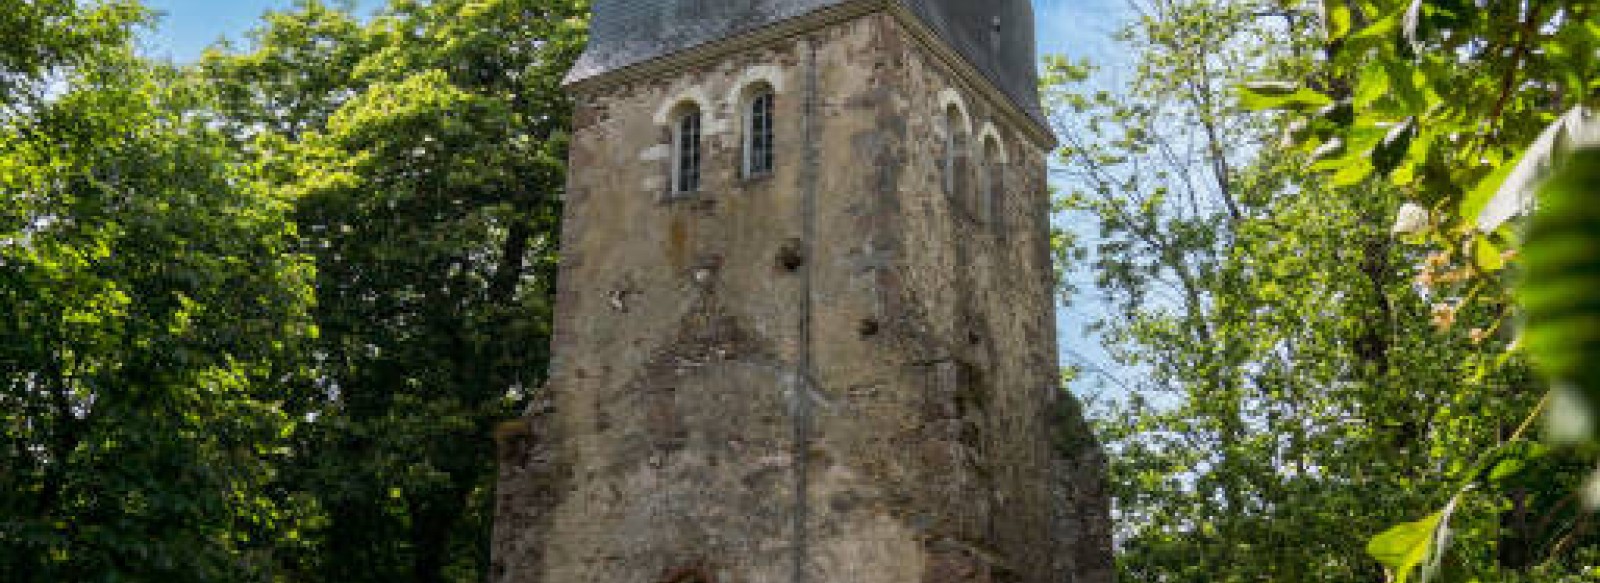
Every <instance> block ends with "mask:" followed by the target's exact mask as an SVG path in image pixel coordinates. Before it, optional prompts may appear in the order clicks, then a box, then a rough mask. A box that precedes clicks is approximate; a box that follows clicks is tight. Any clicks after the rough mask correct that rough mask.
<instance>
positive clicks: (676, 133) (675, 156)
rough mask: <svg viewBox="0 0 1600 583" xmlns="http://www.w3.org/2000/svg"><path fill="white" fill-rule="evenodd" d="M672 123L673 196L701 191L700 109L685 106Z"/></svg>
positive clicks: (680, 109) (688, 105)
mask: <svg viewBox="0 0 1600 583" xmlns="http://www.w3.org/2000/svg"><path fill="white" fill-rule="evenodd" d="M672 119H673V122H672V194H691V193H694V192H697V191H699V190H700V155H701V153H700V108H699V107H696V106H695V105H693V104H685V105H683V106H682V107H680V108H679V111H678V114H677V115H676V116H674V117H673V118H672Z"/></svg>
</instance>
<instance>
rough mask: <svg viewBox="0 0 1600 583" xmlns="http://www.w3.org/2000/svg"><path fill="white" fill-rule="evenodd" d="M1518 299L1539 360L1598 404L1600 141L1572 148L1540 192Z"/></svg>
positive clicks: (1592, 405) (1529, 341) (1591, 404)
mask: <svg viewBox="0 0 1600 583" xmlns="http://www.w3.org/2000/svg"><path fill="white" fill-rule="evenodd" d="M1538 205H1539V206H1538V210H1537V211H1536V212H1535V213H1534V217H1533V226H1532V228H1531V229H1530V231H1529V233H1528V239H1527V241H1526V242H1525V243H1524V246H1523V250H1522V254H1523V258H1524V262H1525V265H1526V274H1525V276H1524V278H1523V281H1522V284H1521V286H1520V288H1519V289H1518V299H1519V300H1520V301H1521V303H1522V307H1523V308H1524V309H1525V310H1526V313H1527V328H1526V329H1525V330H1524V339H1525V341H1526V343H1527V347H1528V351H1529V353H1531V354H1532V355H1533V358H1534V361H1535V363H1537V364H1538V365H1539V367H1540V368H1541V369H1542V370H1543V371H1544V373H1545V374H1546V375H1548V376H1550V377H1551V378H1552V379H1554V380H1556V381H1557V382H1558V383H1562V384H1567V385H1569V386H1571V387H1573V388H1575V389H1577V390H1578V391H1579V392H1580V393H1581V394H1583V395H1584V396H1585V397H1586V400H1587V401H1588V403H1589V407H1590V409H1591V410H1593V409H1594V408H1595V405H1596V404H1597V403H1600V367H1597V366H1595V363H1596V362H1600V147H1588V148H1584V149H1580V150H1577V151H1575V152H1573V153H1572V154H1571V155H1570V156H1569V157H1568V158H1567V159H1566V160H1565V162H1563V163H1562V164H1561V166H1560V169H1559V170H1558V171H1557V172H1556V174H1555V175H1554V176H1552V177H1551V179H1550V180H1549V181H1548V182H1547V183H1545V185H1544V187H1543V188H1541V189H1540V190H1539V196H1538Z"/></svg>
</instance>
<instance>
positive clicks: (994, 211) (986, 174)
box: [978, 136, 1005, 225]
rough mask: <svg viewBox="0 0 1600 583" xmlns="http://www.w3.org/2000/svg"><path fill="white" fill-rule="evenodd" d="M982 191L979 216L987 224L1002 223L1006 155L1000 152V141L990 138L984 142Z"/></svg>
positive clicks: (980, 178)
mask: <svg viewBox="0 0 1600 583" xmlns="http://www.w3.org/2000/svg"><path fill="white" fill-rule="evenodd" d="M979 173H980V175H979V180H980V190H981V191H982V192H981V195H980V198H979V203H978V204H979V208H978V216H979V217H980V218H981V220H982V221H983V222H985V223H988V224H991V225H998V224H999V223H1000V207H1001V202H1002V200H1003V198H1002V193H1003V192H1004V189H1005V182H1004V181H1005V155H1004V154H1003V153H1002V152H1001V151H1000V142H999V140H996V139H994V137H993V136H990V137H988V138H986V139H984V140H983V162H982V167H981V169H980V170H979Z"/></svg>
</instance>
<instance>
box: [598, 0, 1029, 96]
mask: <svg viewBox="0 0 1600 583" xmlns="http://www.w3.org/2000/svg"><path fill="white" fill-rule="evenodd" d="M853 1H856V0H594V16H593V18H592V19H591V20H590V28H589V47H588V49H587V50H585V51H584V53H583V56H582V57H580V58H579V59H578V62H577V64H576V66H574V67H573V69H572V72H571V73H569V74H568V75H567V82H568V83H575V82H578V81H582V80H585V79H589V78H593V77H597V76H600V75H603V74H605V73H609V72H611V71H615V70H618V69H622V68H625V67H628V66H631V65H636V64H639V63H643V62H646V61H650V60H653V59H656V58H660V57H663V56H666V55H670V54H673V53H677V52H679V51H683V50H685V49H689V48H693V47H695V46H697V45H701V44H705V43H707V42H711V41H715V40H718V39H722V38H726V37H730V36H735V35H738V34H741V33H745V32H750V31H754V30H756V29H759V28H762V27H764V26H768V25H771V24H776V23H778V22H781V21H784V20H788V19H791V18H795V17H798V16H802V15H805V14H807V13H809V12H813V11H816V10H819V9H823V8H827V7H830V6H835V5H840V4H847V3H849V2H853ZM895 1H898V2H904V3H905V4H906V5H907V6H909V7H910V8H911V9H912V12H914V13H915V14H917V15H918V16H921V17H922V19H923V21H924V22H926V23H927V24H928V26H929V27H930V28H931V29H932V30H933V31H934V32H936V33H937V34H938V35H939V36H941V37H942V38H944V39H945V41H946V42H948V43H949V44H950V45H951V46H952V47H954V48H955V49H956V50H957V51H958V52H960V54H961V55H962V56H964V57H966V59H967V61H968V62H970V63H971V64H972V65H973V66H974V67H976V68H977V69H978V71H980V72H982V73H983V74H984V75H985V76H986V77H988V78H989V80H990V81H991V82H992V83H994V84H995V85H996V86H997V87H999V88H1000V89H1001V90H1003V91H1004V92H1005V93H1006V94H1007V95H1009V96H1010V97H1011V98H1012V100H1014V101H1015V102H1016V103H1017V105H1018V106H1020V107H1021V109H1022V110H1023V111H1024V112H1026V113H1027V114H1028V115H1029V116H1030V117H1032V118H1034V120H1035V121H1038V122H1039V123H1040V124H1044V114H1043V112H1042V109H1041V108H1040V106H1039V94H1038V79H1039V77H1038V69H1037V68H1036V67H1037V64H1036V60H1037V59H1036V56H1035V53H1034V38H1033V5H1032V3H1031V2H1030V1H1029V0H895ZM996 24H998V25H999V27H998V29H997V27H996Z"/></svg>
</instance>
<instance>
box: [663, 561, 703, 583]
mask: <svg viewBox="0 0 1600 583" xmlns="http://www.w3.org/2000/svg"><path fill="white" fill-rule="evenodd" d="M661 583H712V578H711V573H710V572H709V571H707V570H706V568H705V566H703V565H692V566H688V567H679V568H677V569H673V570H671V571H668V572H667V574H666V576H665V577H662V578H661Z"/></svg>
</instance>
